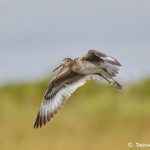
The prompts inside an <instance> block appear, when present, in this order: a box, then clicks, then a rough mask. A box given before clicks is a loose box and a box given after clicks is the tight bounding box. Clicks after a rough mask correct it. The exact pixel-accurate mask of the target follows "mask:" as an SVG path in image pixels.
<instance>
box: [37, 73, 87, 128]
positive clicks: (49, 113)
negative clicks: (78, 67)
mask: <svg viewBox="0 0 150 150" xmlns="http://www.w3.org/2000/svg"><path fill="white" fill-rule="evenodd" d="M87 79H88V78H87V77H86V76H85V75H81V74H77V73H74V72H71V73H69V74H67V75H64V76H61V77H59V78H56V79H54V80H52V82H51V83H50V86H49V88H48V89H47V91H46V93H45V96H44V100H43V102H42V104H41V107H40V111H39V112H38V115H37V118H36V121H35V124H34V128H38V127H41V126H42V125H45V124H46V123H47V122H48V121H50V119H51V118H52V117H53V116H54V115H55V114H56V113H57V112H58V110H59V109H60V108H61V107H62V106H63V105H64V103H65V101H66V100H67V99H68V98H69V97H70V96H71V94H72V93H73V92H74V91H75V90H76V89H77V88H79V87H80V86H82V85H83V84H85V83H86V80H87Z"/></svg>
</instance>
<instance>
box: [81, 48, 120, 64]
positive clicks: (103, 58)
mask: <svg viewBox="0 0 150 150" xmlns="http://www.w3.org/2000/svg"><path fill="white" fill-rule="evenodd" d="M84 59H86V60H87V61H95V60H97V61H100V62H103V63H110V64H112V65H115V66H122V65H121V64H120V63H119V61H118V60H117V59H115V58H113V57H111V56H108V55H106V54H104V53H103V52H101V51H97V50H89V51H88V52H87V54H86V55H85V56H84Z"/></svg>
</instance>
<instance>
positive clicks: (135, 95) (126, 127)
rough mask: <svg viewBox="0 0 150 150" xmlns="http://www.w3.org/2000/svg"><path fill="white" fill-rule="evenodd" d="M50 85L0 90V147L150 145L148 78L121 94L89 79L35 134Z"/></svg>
mask: <svg viewBox="0 0 150 150" xmlns="http://www.w3.org/2000/svg"><path fill="white" fill-rule="evenodd" d="M48 82H49V81H48V80H45V81H41V82H39V83H28V84H18V85H6V86H3V87H0V149H2V150H41V149H51V150H127V149H128V145H127V144H128V142H133V143H136V142H139V143H150V80H144V81H142V82H141V83H138V84H136V85H128V86H126V87H124V89H123V90H117V89H115V88H113V87H111V86H110V85H105V84H100V83H97V82H93V81H91V82H89V83H87V84H86V86H83V87H81V88H79V89H78V90H77V91H76V92H75V93H74V94H73V95H72V97H71V98H70V99H69V100H68V101H67V103H66V105H65V106H64V108H63V109H61V110H60V112H59V113H58V114H57V115H56V116H55V117H54V118H53V119H52V120H51V122H49V123H48V124H47V125H46V126H45V127H43V128H41V129H38V130H34V129H33V124H34V120H35V117H36V113H37V111H38V108H39V106H40V103H41V99H42V97H43V95H44V92H45V89H46V88H47V85H48ZM132 149H136V148H132Z"/></svg>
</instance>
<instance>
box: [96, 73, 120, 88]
mask: <svg viewBox="0 0 150 150" xmlns="http://www.w3.org/2000/svg"><path fill="white" fill-rule="evenodd" d="M97 75H99V76H101V77H103V78H104V79H105V80H106V81H107V82H109V83H110V84H111V85H112V86H114V87H116V88H118V89H121V88H122V86H121V85H120V84H119V83H118V82H117V81H115V80H114V79H113V78H112V77H111V76H110V75H109V74H108V75H109V76H110V78H111V79H112V80H113V82H112V81H110V80H108V79H107V78H106V77H105V76H103V75H102V74H97Z"/></svg>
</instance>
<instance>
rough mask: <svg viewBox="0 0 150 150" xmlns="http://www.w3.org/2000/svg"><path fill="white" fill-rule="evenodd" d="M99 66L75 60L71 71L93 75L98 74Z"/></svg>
mask: <svg viewBox="0 0 150 150" xmlns="http://www.w3.org/2000/svg"><path fill="white" fill-rule="evenodd" d="M99 68H100V67H99V65H98V64H95V63H91V62H89V61H86V60H80V59H78V60H76V62H75V63H74V65H73V68H72V69H73V71H74V72H77V73H80V74H93V73H97V72H99Z"/></svg>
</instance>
